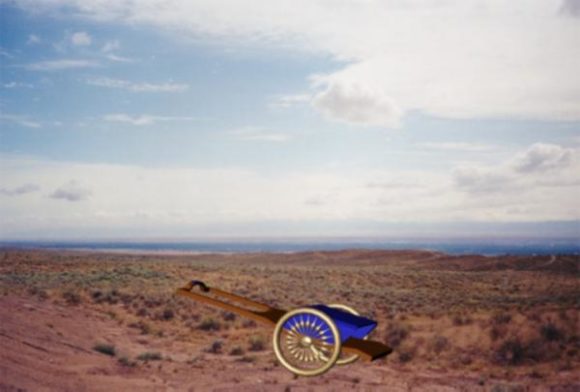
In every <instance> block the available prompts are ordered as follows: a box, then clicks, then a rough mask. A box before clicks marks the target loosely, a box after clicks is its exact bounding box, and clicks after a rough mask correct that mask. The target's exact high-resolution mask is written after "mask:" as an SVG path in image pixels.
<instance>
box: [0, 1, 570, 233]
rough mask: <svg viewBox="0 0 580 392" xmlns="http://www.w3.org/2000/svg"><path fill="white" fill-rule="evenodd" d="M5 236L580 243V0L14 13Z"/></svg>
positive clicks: (10, 5)
mask: <svg viewBox="0 0 580 392" xmlns="http://www.w3.org/2000/svg"><path fill="white" fill-rule="evenodd" d="M0 66H1V67H0V239H4V240H13V239H61V240H64V239H137V238H144V239H151V238H155V239H162V238H205V237H208V238H209V237H211V238H215V237H228V238H244V237H253V236H257V237H275V238H282V237H284V238H285V237H297V236H298V237H328V236H362V237H364V236H372V237H383V236H384V237H398V236H402V237H413V236H419V237H420V236H427V237H470V236H473V237H480V236H484V237H485V236H514V237H517V236H537V237H576V238H580V202H579V201H578V200H580V77H579V76H578V75H579V71H578V70H580V1H578V0H566V1H550V0H548V1H547V0H525V1H524V0H514V1H511V0H504V1H495V0H485V1H474V0H456V1H452V0H441V1H431V2H422V1H399V0H277V1H271V0H253V1H249V0H248V1H238V0H236V1H234V0H230V1H226V0H195V1H185V0H184V1H178V0H143V1H130V0H99V1H90V2H88V1H83V0H70V1H64V0H13V1H5V0H0Z"/></svg>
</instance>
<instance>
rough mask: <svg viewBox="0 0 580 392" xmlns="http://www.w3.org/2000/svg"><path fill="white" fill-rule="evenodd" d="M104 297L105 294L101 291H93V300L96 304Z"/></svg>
mask: <svg viewBox="0 0 580 392" xmlns="http://www.w3.org/2000/svg"><path fill="white" fill-rule="evenodd" d="M102 297H103V293H102V292H101V290H93V291H92V292H91V298H92V299H93V301H94V302H99V300H100V299H101V298H102Z"/></svg>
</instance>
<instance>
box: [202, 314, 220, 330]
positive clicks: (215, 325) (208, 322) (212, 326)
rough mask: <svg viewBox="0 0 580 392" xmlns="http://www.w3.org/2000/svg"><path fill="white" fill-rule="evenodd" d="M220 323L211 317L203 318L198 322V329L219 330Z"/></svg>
mask: <svg viewBox="0 0 580 392" xmlns="http://www.w3.org/2000/svg"><path fill="white" fill-rule="evenodd" d="M221 327H222V326H221V323H220V322H219V321H217V320H215V319H213V318H211V317H208V318H206V319H204V320H203V321H202V322H201V323H200V324H199V327H198V328H199V329H201V330H202V331H219V330H220V329H221Z"/></svg>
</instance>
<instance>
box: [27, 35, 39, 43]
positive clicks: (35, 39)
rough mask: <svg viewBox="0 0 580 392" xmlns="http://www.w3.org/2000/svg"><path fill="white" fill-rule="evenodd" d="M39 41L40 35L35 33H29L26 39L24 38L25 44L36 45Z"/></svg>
mask: <svg viewBox="0 0 580 392" xmlns="http://www.w3.org/2000/svg"><path fill="white" fill-rule="evenodd" d="M40 42H41V40H40V37H39V36H38V35H36V34H29V35H28V40H26V44H27V45H37V44H39V43H40Z"/></svg>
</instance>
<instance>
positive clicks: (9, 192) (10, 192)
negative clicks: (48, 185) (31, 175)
mask: <svg viewBox="0 0 580 392" xmlns="http://www.w3.org/2000/svg"><path fill="white" fill-rule="evenodd" d="M38 190H40V187H39V186H38V185H36V184H24V185H20V186H17V187H15V188H0V194H2V195H4V196H20V195H25V194H27V193H32V192H36V191H38Z"/></svg>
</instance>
